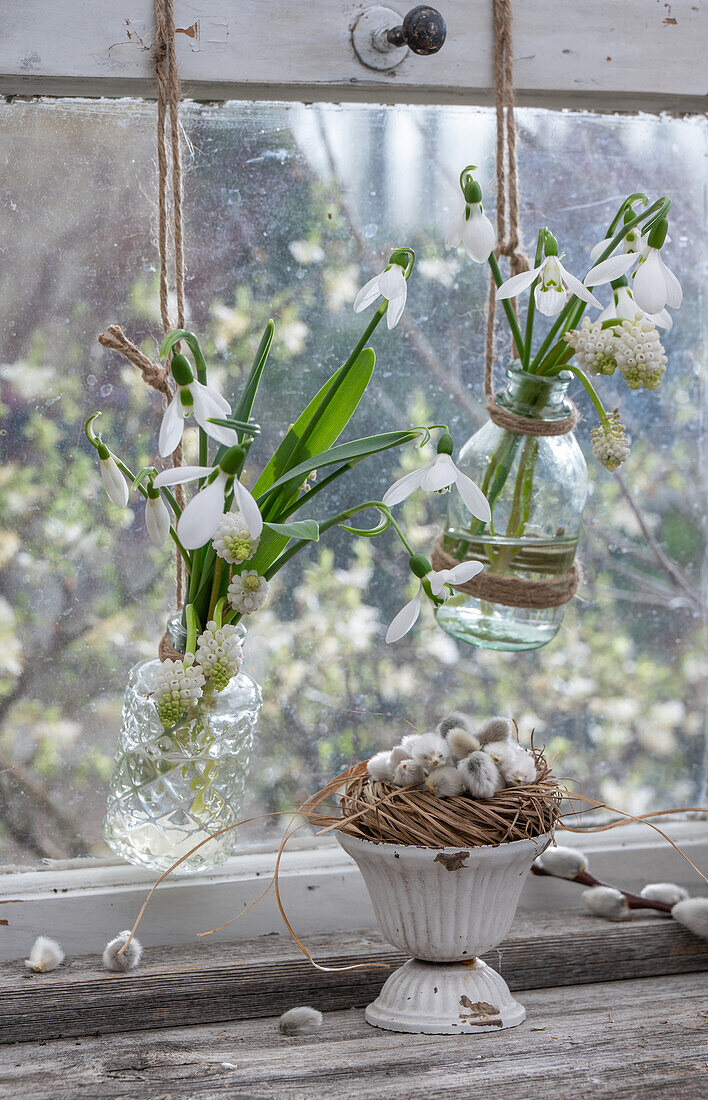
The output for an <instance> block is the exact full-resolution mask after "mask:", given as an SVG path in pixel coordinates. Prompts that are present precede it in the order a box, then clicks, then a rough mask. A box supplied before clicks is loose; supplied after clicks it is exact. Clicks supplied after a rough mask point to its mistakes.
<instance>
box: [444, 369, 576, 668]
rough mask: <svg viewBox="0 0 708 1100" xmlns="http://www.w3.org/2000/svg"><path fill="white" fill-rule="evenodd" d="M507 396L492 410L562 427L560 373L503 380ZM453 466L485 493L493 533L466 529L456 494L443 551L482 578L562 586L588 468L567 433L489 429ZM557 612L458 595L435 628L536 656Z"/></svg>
mask: <svg viewBox="0 0 708 1100" xmlns="http://www.w3.org/2000/svg"><path fill="white" fill-rule="evenodd" d="M506 377H507V386H506V389H505V390H504V391H503V392H501V393H499V394H497V396H496V402H497V404H498V405H499V406H500V407H501V408H504V409H508V410H509V411H511V412H514V413H516V414H518V415H520V416H526V417H532V418H534V419H541V420H545V421H549V420H562V419H564V418H565V417H567V416H568V415H569V413H570V412H571V408H570V405H569V404H568V401H567V400H566V392H567V389H568V386H569V384H570V381H571V380H572V378H571V376H570V375H569V374H568V373H567V372H566V373H565V374H564V375H561V376H560V377H555V378H543V377H539V376H538V375H534V374H529V373H528V372H526V371H523V370H521V368H520V366H519V365H518V364H515V365H514V366H512V367H510V368H509V369H508V370H507V375H506ZM457 464H458V466H459V467H460V469H461V470H463V471H464V473H466V474H468V475H469V477H471V478H472V479H473V480H474V481H476V482H477V484H478V485H479V486H480V487H481V488H482V490H483V491H484V493H485V495H486V496H487V499H488V500H489V502H490V504H491V505H492V520H493V522H492V525H488V524H484V523H482V522H480V521H478V520H471V517H470V514H469V512H467V511H466V510H465V508H464V506H463V505H462V502H461V501H460V499H459V495H458V494H457V493H454V492H453V493H451V494H450V496H449V498H448V499H449V505H448V522H447V530H446V531H445V533H444V535H443V539H442V548H443V550H444V551H445V552H446V553H447V554H449V555H451V556H452V557H453V558H455V559H456V560H457V561H464V560H465V559H466V558H476V559H478V560H479V561H483V562H484V563H485V566H486V567H487V571H488V572H491V573H497V574H499V575H501V576H506V577H518V578H522V579H525V580H541V579H547V578H554V577H559V576H561V575H562V574H565V573H568V572H569V571H570V569H571V568H572V566H573V561H574V559H575V551H576V548H577V545H578V535H579V533H580V527H581V523H582V516H583V509H584V507H585V501H586V499H587V492H588V473H587V466H586V464H585V459H584V457H583V454H582V452H581V450H580V448H579V446H578V443H577V441H576V439H575V435H574V434H573V433H572V432H569V433H568V434H566V435H556V436H529V435H519V434H517V433H516V432H510V431H508V430H506V429H505V428H500V427H498V426H497V425H496V424H494V423H493V422H492V421H491V420H490V421H488V422H487V423H486V424H485V425H484V426H483V427H482V428H480V429H479V431H478V432H476V433H475V434H474V435H473V436H472V437H471V439H469V440H468V441H467V442H466V443H465V445H464V446H463V447H462V449H461V451H460V453H459V457H458V459H457ZM564 612H565V604H563V605H561V606H560V607H546V608H522V607H507V606H506V605H504V604H499V603H491V602H489V601H488V600H482V599H477V598H475V597H472V596H468V595H463V594H462V593H459V594H457V595H455V596H453V597H452V598H451V599H450V600H448V601H447V603H446V604H445V605H444V606H443V607H441V608H440V609H439V610H438V612H437V621H438V623H439V625H440V626H441V627H442V628H443V629H444V630H446V631H447V632H448V634H452V636H453V637H455V638H459V639H460V640H461V641H464V642H467V643H469V644H471V645H475V646H479V647H481V648H482V649H497V650H523V649H537V648H538V647H539V646H542V645H545V644H546V643H547V642H550V640H551V639H552V638H554V637H555V635H556V633H557V632H558V630H559V628H560V625H561V622H562V620H563V615H564Z"/></svg>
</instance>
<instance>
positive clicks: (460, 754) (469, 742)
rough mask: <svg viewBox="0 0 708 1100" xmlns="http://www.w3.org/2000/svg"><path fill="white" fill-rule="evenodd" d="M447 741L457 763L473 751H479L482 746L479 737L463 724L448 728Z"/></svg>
mask: <svg viewBox="0 0 708 1100" xmlns="http://www.w3.org/2000/svg"><path fill="white" fill-rule="evenodd" d="M447 743H448V745H449V746H450V754H451V756H452V759H453V760H454V761H455V763H456V764H457V763H459V761H460V760H464V758H465V757H466V756H470V755H471V754H472V753H473V752H479V749H480V748H481V746H480V743H479V738H478V737H475V735H474V734H473V733H470V732H469V731H468V730H466V729H463V728H462V727H461V726H453V728H452V729H451V730H448V733H447Z"/></svg>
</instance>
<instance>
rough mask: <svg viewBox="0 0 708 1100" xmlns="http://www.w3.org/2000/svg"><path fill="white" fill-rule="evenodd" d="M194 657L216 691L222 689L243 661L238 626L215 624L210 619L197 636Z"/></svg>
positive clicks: (235, 673) (236, 672)
mask: <svg viewBox="0 0 708 1100" xmlns="http://www.w3.org/2000/svg"><path fill="white" fill-rule="evenodd" d="M196 659H197V661H198V663H199V666H200V668H201V669H202V672H203V673H204V675H205V676H206V678H207V680H208V681H209V683H210V684H213V685H214V687H215V688H216V690H217V691H223V690H224V688H225V687H226V685H227V684H228V683H229V681H230V680H231V679H232V677H234V676H236V675H237V674H238V671H239V669H240V668H241V665H242V663H243V643H242V641H241V632H240V631H239V629H238V627H236V626H232V625H231V624H227V625H226V626H217V625H216V623H215V622H214V621H213V620H212V621H210V622H208V623H207V624H206V629H205V630H204V631H203V632H202V633H201V634H200V635H199V637H198V638H197V654H196Z"/></svg>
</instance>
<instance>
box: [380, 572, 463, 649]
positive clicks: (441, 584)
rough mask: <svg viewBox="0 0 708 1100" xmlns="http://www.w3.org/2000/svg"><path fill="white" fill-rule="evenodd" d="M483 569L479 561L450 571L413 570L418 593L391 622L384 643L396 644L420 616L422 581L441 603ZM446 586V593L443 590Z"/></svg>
mask: <svg viewBox="0 0 708 1100" xmlns="http://www.w3.org/2000/svg"><path fill="white" fill-rule="evenodd" d="M416 557H418V558H422V555H416ZM422 560H423V561H424V562H425V564H426V565H427V566H430V562H428V561H427V560H426V559H424V558H423V559H422ZM411 563H413V564H415V560H414V558H411ZM483 569H484V564H483V562H481V561H463V562H460V564H459V565H455V566H453V567H452V569H440V570H438V571H437V572H436V571H435V570H434V569H432V568H428V570H427V572H425V571H423V572H418V571H417V567H416V569H415V570H414V572H416V575H417V576H419V577H420V578H421V581H420V584H419V585H418V591H417V592H416V594H415V596H414V597H413V599H412V600H409V601H408V603H407V604H404V606H403V607H402V608H401V610H400V611H399V612H398V614H397V615H396V616H395V618H394V619H393V620H392V622H391V624H390V626H389V628H388V630H387V631H386V642H387V643H388V644H389V645H390V644H391V642H397V641H398V640H399V639H400V638H402V637H403V636H404V635H405V634H407V633H408V631H409V630H411V629H412V627H413V626H414V625H415V623H416V622H417V620H418V616H419V615H420V606H421V599H422V594H423V579H426V580H427V581H428V582H429V584H430V590H431V592H432V593H433V595H434V596H437V597H438V598H439V599H440V600H441V601H442V602H443V603H444V602H445V600H448V599H449V598H450V596H451V595H452V594H453V592H452V589H453V587H454V586H455V585H459V584H465V583H466V582H467V581H469V580H472V578H473V577H476V576H477V574H478V573H481V572H482V570H483ZM446 586H447V592H444V591H443V589H444V588H445V587H446Z"/></svg>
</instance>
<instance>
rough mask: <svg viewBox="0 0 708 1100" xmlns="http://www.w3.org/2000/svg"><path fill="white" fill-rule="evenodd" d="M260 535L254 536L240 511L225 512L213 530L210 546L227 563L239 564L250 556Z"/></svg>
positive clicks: (256, 547) (256, 546)
mask: <svg viewBox="0 0 708 1100" xmlns="http://www.w3.org/2000/svg"><path fill="white" fill-rule="evenodd" d="M259 542H260V537H256V538H254V537H253V536H252V535H251V533H250V531H249V530H248V524H247V523H246V521H245V519H244V518H243V516H242V515H241V513H240V512H225V513H224V515H223V516H222V517H221V519H220V520H219V525H218V527H217V528H216V531H215V532H214V538H213V539H212V546H213V547H214V550H215V551H216V553H217V554H218V555H219V557H220V558H223V559H224V561H227V562H228V563H229V565H240V564H241V562H244V561H248V559H249V558H252V557H253V555H254V554H255V552H256V550H257V549H258V543H259Z"/></svg>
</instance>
